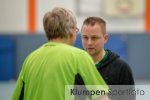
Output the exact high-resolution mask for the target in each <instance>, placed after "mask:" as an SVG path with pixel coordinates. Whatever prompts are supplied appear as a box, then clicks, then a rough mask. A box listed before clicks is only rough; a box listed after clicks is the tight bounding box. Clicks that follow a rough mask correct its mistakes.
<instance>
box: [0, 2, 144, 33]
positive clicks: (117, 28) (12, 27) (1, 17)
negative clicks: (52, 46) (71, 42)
mask: <svg viewBox="0 0 150 100" xmlns="http://www.w3.org/2000/svg"><path fill="white" fill-rule="evenodd" d="M76 1H77V0H37V1H36V2H37V6H36V7H37V12H36V14H37V15H36V17H37V18H36V32H38V33H41V32H42V33H43V25H42V19H43V16H44V14H45V13H46V12H47V11H49V10H51V9H52V8H53V7H56V6H61V7H66V8H69V9H71V10H72V11H73V12H77V9H79V10H80V11H81V12H82V13H83V14H82V15H78V16H77V21H78V27H79V28H81V25H82V22H83V20H84V19H85V18H86V17H87V16H93V15H95V16H102V14H103V11H104V8H105V7H104V3H103V2H102V1H103V0H92V1H91V0H81V1H80V2H81V4H77V5H76ZM107 1H109V0H107ZM137 1H141V0H137ZM142 1H143V4H144V1H145V0H142ZM27 11H28V0H0V34H1V33H3V32H7V33H17V32H20V33H23V34H24V33H27V32H28V12H27ZM84 12H85V13H88V14H84ZM99 13H100V14H99ZM102 17H103V18H104V19H106V22H107V29H108V33H109V32H111V33H112V32H114V33H115V32H116V33H117V32H120V33H121V34H124V33H127V32H130V33H131V32H134V33H136V32H138V33H141V32H144V30H145V29H144V13H143V15H140V16H139V17H135V18H122V19H119V18H109V17H108V16H102Z"/></svg>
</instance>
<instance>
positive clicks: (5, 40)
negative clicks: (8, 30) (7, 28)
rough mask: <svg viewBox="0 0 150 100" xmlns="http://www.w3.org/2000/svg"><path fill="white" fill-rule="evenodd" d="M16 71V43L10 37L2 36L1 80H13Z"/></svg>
mask: <svg viewBox="0 0 150 100" xmlns="http://www.w3.org/2000/svg"><path fill="white" fill-rule="evenodd" d="M14 69H15V41H14V39H13V38H12V37H10V36H0V80H10V79H12V78H13V75H14Z"/></svg>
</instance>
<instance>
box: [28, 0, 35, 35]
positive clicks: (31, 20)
mask: <svg viewBox="0 0 150 100" xmlns="http://www.w3.org/2000/svg"><path fill="white" fill-rule="evenodd" d="M28 31H29V32H30V33H35V31H36V0H28Z"/></svg>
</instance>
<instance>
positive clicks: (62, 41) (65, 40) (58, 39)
mask: <svg viewBox="0 0 150 100" xmlns="http://www.w3.org/2000/svg"><path fill="white" fill-rule="evenodd" d="M49 41H50V42H58V43H65V44H70V43H69V39H67V38H56V39H52V40H49Z"/></svg>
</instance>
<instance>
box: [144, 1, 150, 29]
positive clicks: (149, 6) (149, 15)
mask: <svg viewBox="0 0 150 100" xmlns="http://www.w3.org/2000/svg"><path fill="white" fill-rule="evenodd" d="M145 30H146V32H150V0H146V15H145Z"/></svg>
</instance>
